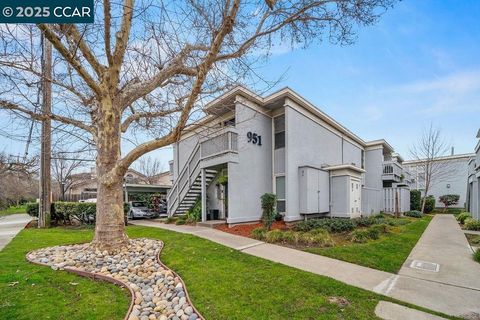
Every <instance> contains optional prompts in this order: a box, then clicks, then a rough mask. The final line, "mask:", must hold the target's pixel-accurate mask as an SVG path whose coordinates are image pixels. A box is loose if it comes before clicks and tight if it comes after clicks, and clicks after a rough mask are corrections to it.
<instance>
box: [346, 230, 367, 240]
mask: <svg viewBox="0 0 480 320" xmlns="http://www.w3.org/2000/svg"><path fill="white" fill-rule="evenodd" d="M369 239H370V237H369V233H368V230H366V229H358V230H354V231H353V232H352V233H350V241H352V242H356V243H365V242H367V241H368V240H369Z"/></svg>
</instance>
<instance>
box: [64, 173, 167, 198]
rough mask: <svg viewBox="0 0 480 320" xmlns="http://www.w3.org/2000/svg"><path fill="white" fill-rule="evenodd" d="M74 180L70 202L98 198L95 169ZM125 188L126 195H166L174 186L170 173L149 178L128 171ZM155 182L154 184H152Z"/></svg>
mask: <svg viewBox="0 0 480 320" xmlns="http://www.w3.org/2000/svg"><path fill="white" fill-rule="evenodd" d="M71 179H72V180H73V182H72V184H71V186H70V188H68V190H66V192H65V194H66V198H67V200H68V201H78V200H87V199H93V198H96V197H97V175H96V173H95V167H92V169H91V171H90V172H82V173H77V174H73V175H72V176H71ZM124 181H125V184H124V188H125V186H126V187H127V193H126V194H131V195H133V194H135V193H149V192H160V193H165V194H166V192H167V190H168V189H169V188H170V187H171V186H172V182H171V175H170V172H163V173H160V174H158V175H156V176H155V177H153V179H152V178H150V179H149V178H148V177H146V176H145V175H143V174H142V173H140V172H138V171H136V170H134V169H128V170H127V173H126V174H125V177H124ZM150 182H154V184H152V183H150Z"/></svg>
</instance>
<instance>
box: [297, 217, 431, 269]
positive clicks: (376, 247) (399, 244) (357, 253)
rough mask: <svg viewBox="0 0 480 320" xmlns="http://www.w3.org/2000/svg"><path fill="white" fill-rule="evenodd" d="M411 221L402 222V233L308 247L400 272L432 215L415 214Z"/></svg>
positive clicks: (332, 255) (375, 267)
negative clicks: (347, 242)
mask: <svg viewBox="0 0 480 320" xmlns="http://www.w3.org/2000/svg"><path fill="white" fill-rule="evenodd" d="M411 219H412V220H413V221H412V222H410V223H409V224H407V225H404V226H399V227H398V228H399V229H400V230H399V231H400V232H399V233H390V234H387V235H384V236H382V237H381V238H380V239H378V240H373V241H370V242H367V243H359V244H356V243H349V244H347V245H345V246H338V247H332V248H309V249H306V251H308V252H311V253H315V254H320V255H323V256H327V257H331V258H335V259H339V260H344V261H348V262H352V263H355V264H359V265H362V266H366V267H370V268H374V269H379V270H383V271H388V272H394V273H396V272H398V270H400V268H401V266H402V264H403V263H404V262H405V260H406V259H407V257H408V255H409V254H410V251H412V249H413V247H414V246H415V244H416V243H417V241H418V239H419V238H420V236H421V235H422V233H423V231H424V230H425V229H426V228H427V226H428V223H429V222H430V220H431V219H432V217H430V216H425V217H423V218H421V219H415V218H411Z"/></svg>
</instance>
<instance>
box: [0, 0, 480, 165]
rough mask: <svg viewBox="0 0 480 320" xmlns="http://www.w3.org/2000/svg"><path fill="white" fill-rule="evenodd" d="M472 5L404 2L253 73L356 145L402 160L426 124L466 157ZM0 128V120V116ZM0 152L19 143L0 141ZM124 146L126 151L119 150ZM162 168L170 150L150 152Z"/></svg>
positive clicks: (475, 114)
mask: <svg viewBox="0 0 480 320" xmlns="http://www.w3.org/2000/svg"><path fill="white" fill-rule="evenodd" d="M479 17H480V1H465V0H463V1H455V0H451V1H446V0H442V1H436V0H422V1H415V0H406V1H402V2H400V3H398V4H397V5H396V6H395V7H394V8H393V9H392V10H390V11H388V12H387V13H386V14H385V15H384V16H383V17H382V18H381V20H380V22H379V23H378V24H376V25H375V26H371V27H368V28H362V29H360V30H359V32H358V39H357V41H356V42H355V43H354V44H353V45H351V46H344V47H341V46H335V45H331V44H328V43H321V44H315V45H313V46H310V47H309V48H307V49H304V50H294V51H292V50H291V49H290V48H289V47H288V46H285V47H278V48H275V50H274V51H273V55H272V57H271V58H270V59H269V60H268V61H267V63H266V64H265V65H263V66H261V68H260V69H259V70H257V71H258V72H259V73H260V74H261V75H263V77H264V78H265V79H268V80H277V79H279V78H280V77H281V78H282V81H281V82H279V84H278V85H277V86H276V87H275V88H273V89H272V91H274V90H277V89H280V88H282V87H285V86H289V87H291V88H292V89H294V90H295V91H297V92H298V93H299V94H301V95H302V96H304V97H305V98H306V99H307V100H309V101H310V102H312V103H313V104H314V105H316V106H317V107H318V108H320V109H321V110H323V111H324V112H326V113H327V114H329V115H330V116H332V117H333V118H334V119H336V120H337V121H339V122H340V123H342V124H343V125H344V126H345V127H347V128H348V129H350V130H351V131H353V132H354V133H355V134H357V135H358V136H360V137H361V138H362V139H364V140H367V141H368V140H374V139H380V138H384V139H386V140H387V141H388V142H389V143H390V144H391V145H392V146H393V147H394V148H395V150H396V151H397V152H400V153H401V154H402V155H403V156H404V157H405V158H408V157H409V152H408V150H409V147H410V146H411V145H412V143H413V142H414V141H415V139H416V138H417V137H418V136H419V135H420V134H421V131H422V130H423V128H425V127H426V126H429V125H430V123H432V124H433V125H434V126H437V127H440V128H441V129H442V132H443V135H444V137H445V138H446V140H447V141H448V142H449V143H450V144H451V145H452V146H454V147H455V152H456V153H467V152H473V148H474V146H475V144H476V138H475V135H476V132H477V130H478V129H479V128H480V19H479ZM0 117H1V118H0V126H1V127H2V128H5V124H6V123H8V119H6V117H5V116H4V114H1V113H0ZM0 139H1V140H0V142H1V143H0V151H2V150H4V151H7V152H8V153H11V154H17V153H20V154H21V153H22V152H23V149H24V144H22V143H18V142H15V141H10V140H8V139H5V138H4V137H0ZM124 149H128V146H125V148H124ZM154 155H155V156H157V157H159V158H160V159H161V160H162V161H163V162H164V163H165V169H167V168H168V166H167V162H168V160H170V159H171V158H172V149H171V148H170V147H167V148H164V149H163V150H159V151H156V152H154Z"/></svg>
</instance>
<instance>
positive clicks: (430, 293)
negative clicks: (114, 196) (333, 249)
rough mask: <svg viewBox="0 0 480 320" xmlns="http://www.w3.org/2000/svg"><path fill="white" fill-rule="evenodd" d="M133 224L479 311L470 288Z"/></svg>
mask: <svg viewBox="0 0 480 320" xmlns="http://www.w3.org/2000/svg"><path fill="white" fill-rule="evenodd" d="M134 224H136V225H142V226H149V227H156V228H162V229H167V230H172V231H177V232H181V233H187V234H193V235H195V236H198V237H200V238H204V239H208V240H210V241H213V242H217V243H220V244H223V245H225V246H227V247H230V248H233V249H235V250H239V251H242V252H244V253H247V254H250V255H253V256H257V257H261V258H264V259H267V260H271V261H274V262H279V263H282V264H284V265H288V266H291V267H294V268H297V269H301V270H305V271H309V272H312V273H316V274H319V275H323V276H327V277H331V278H333V279H336V280H339V281H341V282H344V283H347V284H350V285H353V286H356V287H359V288H362V289H366V290H369V291H373V292H376V293H380V294H383V295H386V296H389V297H392V298H396V299H398V300H401V301H405V302H408V303H411V304H414V305H419V306H421V307H424V308H428V309H431V310H434V311H438V312H442V313H445V314H450V315H453V316H462V315H465V314H471V313H472V312H480V310H479V308H480V306H479V304H478V301H480V291H477V290H473V289H471V288H463V287H458V286H452V285H449V284H444V283H439V282H433V281H428V280H423V279H418V278H414V277H410V276H403V275H396V274H393V273H388V272H384V271H380V270H375V269H371V268H367V267H362V266H359V265H355V264H352V263H349V262H345V261H340V260H335V259H331V258H328V257H324V256H319V255H316V254H312V253H308V252H303V251H300V250H295V249H291V248H287V247H282V246H277V245H273V244H268V243H264V242H261V241H257V240H253V239H250V238H245V237H240V236H236V235H232V234H229V233H225V232H222V231H219V230H215V229H211V228H205V227H196V226H177V225H170V224H163V223H159V222H156V221H145V220H144V221H135V222H134ZM427 230H428V229H427ZM452 258H454V257H452Z"/></svg>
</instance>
